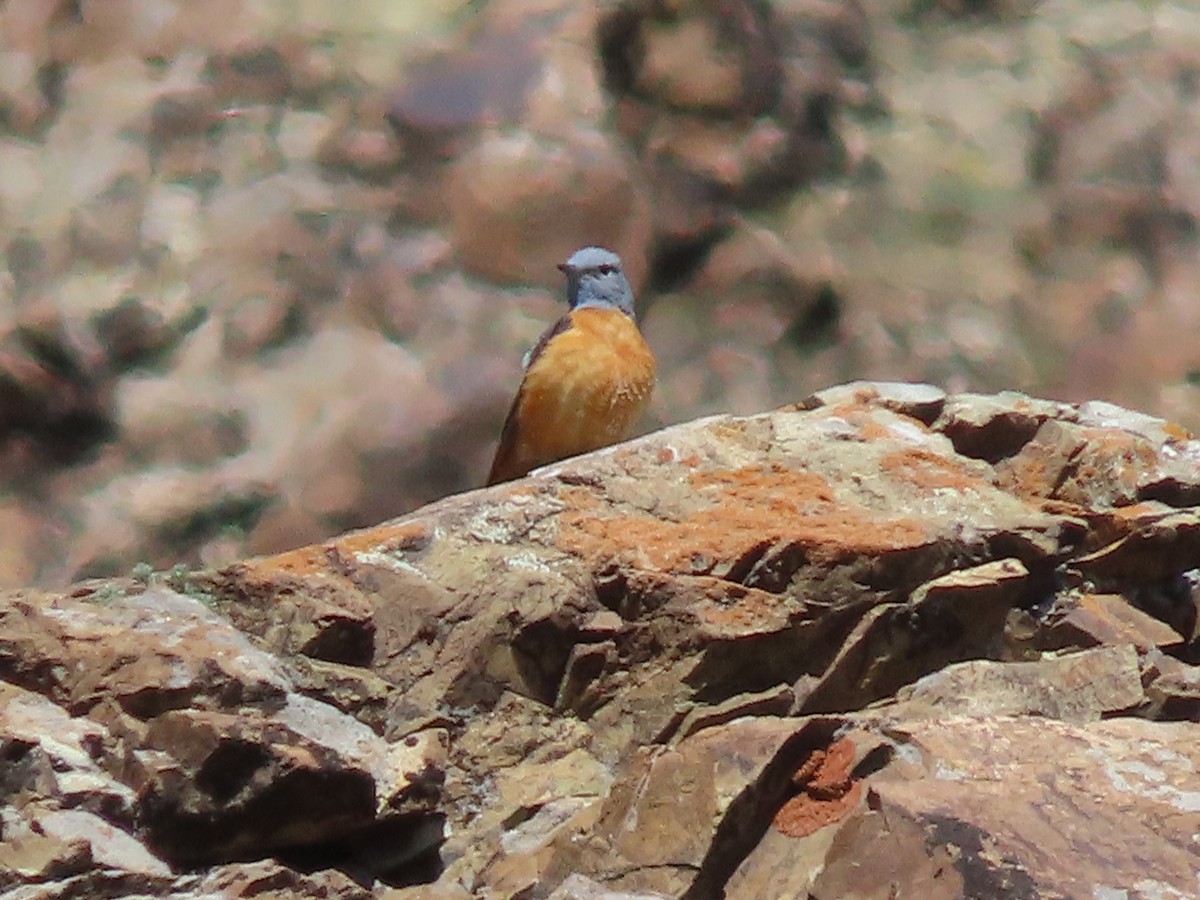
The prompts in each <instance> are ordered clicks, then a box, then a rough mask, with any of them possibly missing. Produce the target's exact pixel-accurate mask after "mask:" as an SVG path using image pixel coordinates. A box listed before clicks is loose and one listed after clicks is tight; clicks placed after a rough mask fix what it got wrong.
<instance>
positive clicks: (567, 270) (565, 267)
mask: <svg viewBox="0 0 1200 900" xmlns="http://www.w3.org/2000/svg"><path fill="white" fill-rule="evenodd" d="M556 268H557V269H558V271H560V272H562V273H563V274H564V275H569V274H571V267H570V266H568V265H567V264H566V263H559V264H558V266H556Z"/></svg>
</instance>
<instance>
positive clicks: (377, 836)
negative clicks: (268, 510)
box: [0, 383, 1200, 898]
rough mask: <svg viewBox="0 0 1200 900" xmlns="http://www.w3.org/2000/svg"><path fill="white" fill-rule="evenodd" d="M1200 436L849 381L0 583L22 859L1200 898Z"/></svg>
mask: <svg viewBox="0 0 1200 900" xmlns="http://www.w3.org/2000/svg"><path fill="white" fill-rule="evenodd" d="M1198 495H1200V441H1198V440H1197V439H1195V438H1193V437H1191V436H1190V435H1189V434H1188V433H1187V432H1186V431H1184V430H1183V429H1182V428H1180V427H1179V426H1177V425H1174V424H1172V423H1169V422H1166V421H1162V420H1157V419H1153V418H1151V417H1148V416H1145V415H1142V414H1139V413H1135V412H1132V411H1129V410H1124V409H1121V408H1119V407H1114V406H1111V405H1107V404H1081V405H1071V404H1064V403H1057V402H1050V401H1043V400H1037V399H1033V398H1029V397H1025V396H1022V395H1018V394H1000V395H969V394H960V395H951V396H946V395H944V394H943V393H942V392H941V391H939V390H938V389H936V388H931V387H927V386H918V385H900V384H882V383H855V384H850V385H843V386H840V387H836V388H831V389H829V390H826V391H823V392H821V393H819V394H817V395H814V396H813V397H811V398H809V399H808V400H807V401H805V402H803V403H800V404H796V405H793V406H790V407H785V408H783V409H779V410H776V411H774V412H771V413H766V414H762V415H757V416H749V417H732V416H720V417H715V418H708V419H703V420H699V421H696V422H692V423H689V424H685V425H681V426H677V427H674V428H670V429H667V430H664V431H661V432H658V433H655V434H652V435H649V436H648V437H645V438H643V439H640V440H637V441H634V442H630V443H627V444H623V445H620V446H617V447H615V448H610V449H608V450H604V451H600V452H598V453H595V454H591V455H588V456H586V457H581V458H579V459H576V460H571V461H567V462H564V463H561V464H557V465H555V466H552V467H549V468H546V469H543V470H540V471H538V472H536V473H534V474H533V475H532V476H531V477H530V478H527V479H523V480H521V481H517V482H513V483H510V484H506V485H501V486H498V487H495V488H491V489H487V490H481V491H475V492H472V493H468V494H463V495H458V496H453V497H449V498H447V499H445V500H442V501H440V502H438V503H436V504H433V505H431V506H428V507H425V508H423V509H421V510H419V511H417V512H416V513H414V514H412V515H410V516H407V517H405V518H403V519H399V520H395V521H392V522H388V523H385V524H383V525H380V526H378V527H376V528H373V529H369V530H363V531H357V532H352V533H349V534H346V535H344V536H342V537H340V538H337V539H335V540H332V541H330V542H328V543H326V544H322V545H314V546H310V547H305V548H303V549H300V550H296V551H293V552H289V553H285V554H282V555H278V556H271V557H262V558H257V559H250V560H246V561H243V562H240V563H237V564H234V565H231V566H228V567H226V568H224V569H221V570H219V571H210V572H204V573H194V574H191V575H181V574H180V573H178V572H173V573H167V574H161V575H160V574H156V575H149V576H146V577H141V578H131V579H124V580H113V581H94V582H85V583H81V584H78V585H75V586H74V587H72V588H71V589H69V590H68V591H66V592H63V593H45V592H37V591H32V590H31V591H15V592H10V593H8V594H5V595H3V596H2V597H0V678H2V679H3V681H2V682H0V698H2V702H0V784H2V785H3V788H4V790H3V794H2V799H3V805H2V806H0V836H2V838H3V840H2V842H0V891H3V892H4V893H3V894H2V896H5V897H9V896H11V897H14V898H42V897H45V898H50V897H68V896H72V897H73V896H96V895H105V896H126V895H135V894H142V895H145V894H152V895H170V896H177V897H202V896H213V895H215V894H219V895H222V896H233V897H250V896H280V897H282V896H308V897H369V896H376V897H394V898H450V897H470V896H496V897H500V896H519V897H561V898H566V897H596V898H600V897H609V898H617V897H627V898H633V897H638V898H643V897H688V898H708V897H713V898H715V897H722V896H725V897H730V898H741V897H745V898H759V897H785V896H808V897H815V898H840V897H848V896H856V897H889V896H923V897H926V896H927V897H935V898H940V897H946V898H952V897H1042V896H1046V897H1050V896H1084V895H1093V894H1095V892H1097V891H1101V890H1104V891H1111V892H1113V896H1117V895H1118V892H1125V893H1124V894H1123V896H1129V897H1135V896H1145V897H1150V896H1180V897H1183V896H1193V895H1195V894H1196V893H1197V891H1200V884H1198V883H1197V881H1196V864H1195V863H1196V852H1197V848H1196V845H1195V834H1196V831H1197V822H1198V821H1200V805H1198V801H1197V798H1198V797H1200V750H1198V749H1197V747H1198V744H1197V741H1196V734H1197V731H1196V727H1197V726H1196V722H1197V721H1198V720H1200V666H1198V665H1197V663H1200V625H1198V612H1197V611H1198V608H1200V511H1198V510H1197V508H1196V506H1195V503H1196V501H1197V496H1198Z"/></svg>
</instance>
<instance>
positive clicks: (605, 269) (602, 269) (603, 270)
mask: <svg viewBox="0 0 1200 900" xmlns="http://www.w3.org/2000/svg"><path fill="white" fill-rule="evenodd" d="M596 271H597V272H599V273H600V274H601V275H611V274H612V273H613V272H615V271H617V269H616V267H615V266H610V265H609V264H608V263H605V264H604V265H602V266H597V267H596Z"/></svg>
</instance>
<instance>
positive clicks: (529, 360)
mask: <svg viewBox="0 0 1200 900" xmlns="http://www.w3.org/2000/svg"><path fill="white" fill-rule="evenodd" d="M571 325H572V322H571V314H570V313H567V314H566V315H565V316H563V317H562V318H560V319H559V320H558V321H557V322H555V323H554V324H553V325H551V326H550V327H549V328H547V329H546V330H545V331H543V332H542V336H541V337H540V338H538V339H537V343H536V344H534V345H533V349H532V350H530V351H529V352H528V353H526V354H525V358H524V359H523V360H521V367H522V368H523V369H525V370H526V371H528V370H529V367H530V366H532V365H533V364H534V363H535V362H537V359H538V357H539V356H541V355H542V354H543V353H544V352H545V351H546V347H548V346H549V345H550V342H551V341H552V340H554V339H555V338H556V337H558V336H559V335H560V334H562V333H563V332H564V331H570V330H571Z"/></svg>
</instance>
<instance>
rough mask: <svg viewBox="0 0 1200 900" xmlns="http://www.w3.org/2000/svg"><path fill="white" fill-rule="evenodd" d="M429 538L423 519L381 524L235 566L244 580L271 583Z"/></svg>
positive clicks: (332, 569)
mask: <svg viewBox="0 0 1200 900" xmlns="http://www.w3.org/2000/svg"><path fill="white" fill-rule="evenodd" d="M429 538H430V533H429V529H428V527H427V526H426V524H425V523H424V522H420V521H417V522H406V523H403V524H397V525H382V526H380V527H378V528H371V529H369V530H367V531H359V532H353V533H351V534H347V535H344V536H343V537H340V538H338V539H337V540H334V541H330V542H329V543H326V544H312V545H310V546H308V547H300V548H298V549H296V550H289V551H287V552H286V553H278V554H276V555H274V556H264V557H261V558H259V559H251V560H247V561H246V562H243V563H239V564H238V565H237V566H236V567H235V568H236V569H237V574H238V576H239V578H240V580H241V581H243V582H245V583H269V582H273V581H275V580H276V579H278V578H279V577H280V576H292V577H301V578H303V577H311V576H315V575H337V574H338V571H337V570H338V568H339V566H338V565H337V564H336V563H337V561H338V560H340V559H345V558H347V557H351V556H354V555H355V554H358V553H364V552H368V551H380V552H391V551H396V550H403V549H406V548H409V547H414V546H420V545H422V544H424V543H425V542H427V541H428V540H429Z"/></svg>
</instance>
